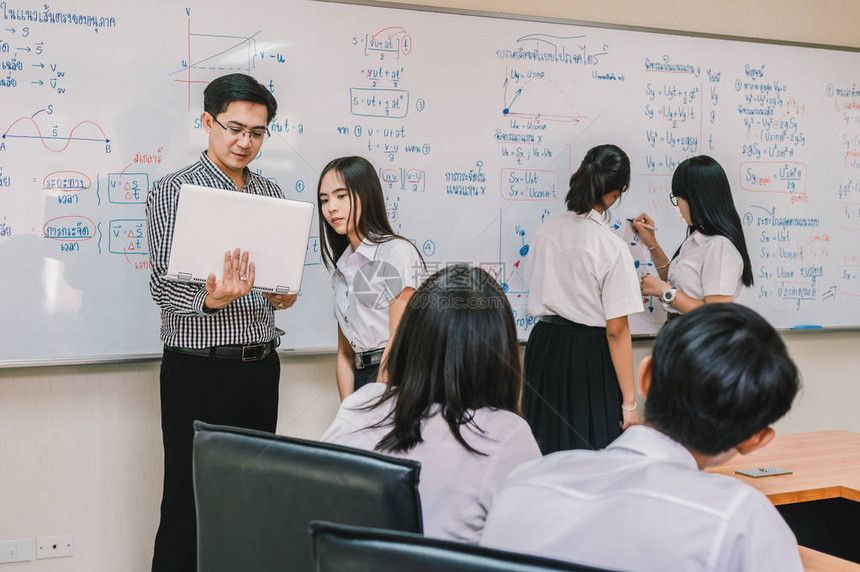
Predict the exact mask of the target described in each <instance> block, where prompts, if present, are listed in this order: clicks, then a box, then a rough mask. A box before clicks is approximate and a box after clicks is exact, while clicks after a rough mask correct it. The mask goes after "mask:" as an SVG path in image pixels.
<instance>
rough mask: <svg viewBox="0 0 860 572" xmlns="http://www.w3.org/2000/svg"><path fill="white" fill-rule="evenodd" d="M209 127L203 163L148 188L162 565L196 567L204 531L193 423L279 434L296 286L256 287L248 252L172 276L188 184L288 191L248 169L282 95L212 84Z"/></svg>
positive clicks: (249, 85)
mask: <svg viewBox="0 0 860 572" xmlns="http://www.w3.org/2000/svg"><path fill="white" fill-rule="evenodd" d="M203 109H204V111H203V115H202V117H201V120H202V124H203V129H204V130H205V131H206V133H208V134H209V145H208V148H207V150H206V151H204V152H203V153H202V154H201V155H200V158H199V159H198V160H197V162H195V163H194V164H192V165H190V166H188V167H186V168H184V169H182V170H179V171H176V172H175V173H172V174H170V175H166V176H165V177H163V178H162V179H160V180H159V181H158V182H157V183H156V184H155V185H154V187H153V189H152V191H151V192H150V193H149V196H148V197H147V201H146V221H147V232H148V240H149V252H150V260H151V262H152V276H151V278H150V291H151V293H152V297H153V299H154V300H155V302H156V304H158V306H159V307H160V308H161V339H162V340H163V341H164V354H163V357H162V362H161V429H162V436H163V442H164V492H163V496H162V501H161V522H160V524H159V527H158V533H157V534H156V538H155V550H154V556H153V562H152V569H153V570H154V571H156V570H157V571H164V570H196V568H197V566H196V558H197V550H196V546H197V538H196V518H195V508H194V491H193V485H192V480H191V479H192V473H191V448H192V440H193V430H192V423H193V421H194V420H195V419H199V420H202V421H206V422H209V423H215V424H222V425H232V426H238V427H248V428H252V429H259V430H262V431H269V432H274V431H275V427H276V425H277V419H278V381H279V379H280V361H279V359H278V356H277V354H276V352H275V347H276V346H277V344H278V340H279V338H280V336H281V335H282V334H283V333H284V332H283V331H281V330H279V329H278V328H277V327H275V311H276V310H281V309H285V308H289V307H290V306H292V305H293V304H294V303H295V301H296V296H295V295H293V294H289V295H287V294H280V295H278V294H260V293H259V292H256V291H252V290H251V288H252V287H253V285H254V275H255V267H254V263H253V262H251V263H249V261H248V260H249V254H248V252H240V250H239V249H236V250H234V251H232V252H227V253H225V255H224V267H223V269H214V268H213V270H219V271H220V272H221V277H220V278H218V277H217V276H216V274H215V273H212V274H210V275H209V277H208V279H207V281H206V284H205V285H200V284H195V283H184V282H175V281H168V280H164V278H163V275H164V274H165V272H166V270H167V265H168V261H169V259H170V244H171V241H172V239H173V225H174V222H175V220H176V205H177V202H178V199H179V188H180V186H181V185H182V184H183V183H190V184H195V185H202V186H205V187H216V188H220V189H225V190H231V191H236V192H243V193H253V194H256V195H265V196H270V197H279V198H284V196H283V193H281V190H280V188H278V186H277V185H276V184H275V183H273V182H271V181H269V180H267V179H265V178H263V177H261V176H260V175H257V174H255V173H252V172H251V171H250V170H249V169H248V164H249V163H250V162H251V161H252V160H253V159H254V157H256V156H257V154H258V153H259V151H260V147H261V145H262V144H263V142H264V141H265V139H266V138H267V137H268V134H269V132H268V128H267V126H268V124H269V122H270V121H271V120H272V118H273V117H274V116H275V113H276V111H277V102H276V101H275V98H274V96H273V95H272V94H271V93H270V92H269V91H268V90H267V89H266V88H265V87H263V86H262V85H261V84H260V83H258V82H257V81H256V80H255V79H254V78H252V77H250V76H247V75H244V74H230V75H226V76H223V77H219V78H218V79H216V80H214V81H212V82H211V83H210V84H209V85H208V86H207V87H206V89H205V90H204V92H203Z"/></svg>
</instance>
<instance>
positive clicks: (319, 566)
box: [310, 521, 606, 572]
mask: <svg viewBox="0 0 860 572" xmlns="http://www.w3.org/2000/svg"><path fill="white" fill-rule="evenodd" d="M310 533H311V536H312V537H313V547H314V564H315V565H316V567H315V568H314V570H315V571H316V572H344V571H349V572H378V571H380V570H408V571H409V572H438V571H439V570H443V571H445V572H501V571H505V572H550V571H558V572H570V571H576V572H606V571H605V570H604V569H601V568H592V567H590V566H582V565H579V564H573V563H570V562H562V561H560V560H553V559H550V558H541V557H538V556H531V555H528V554H520V553H518V552H507V551H505V550H495V549H492V548H485V547H483V546H477V545H474V544H464V543H460V542H452V541H448V540H439V539H435V538H427V537H425V536H420V535H418V534H410V533H408V532H406V533H404V532H397V531H390V530H379V529H373V528H365V527H360V526H349V525H342V524H334V523H331V522H319V521H314V522H312V523H311V525H310Z"/></svg>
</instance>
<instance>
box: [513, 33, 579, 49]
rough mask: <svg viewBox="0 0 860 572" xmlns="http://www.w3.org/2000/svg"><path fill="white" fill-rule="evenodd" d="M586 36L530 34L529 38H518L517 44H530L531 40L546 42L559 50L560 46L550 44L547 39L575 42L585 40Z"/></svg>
mask: <svg viewBox="0 0 860 572" xmlns="http://www.w3.org/2000/svg"><path fill="white" fill-rule="evenodd" d="M584 37H585V35H584V34H583V35H579V36H551V35H549V34H528V35H527V36H523V37H522V38H517V42H528V41H530V40H534V41H536V42H544V43H545V44H549V45H550V46H552V47H553V48H556V49H558V45H557V44H555V43H553V42H550V41H549V40H547V38H552V39H553V40H575V39H577V38H584Z"/></svg>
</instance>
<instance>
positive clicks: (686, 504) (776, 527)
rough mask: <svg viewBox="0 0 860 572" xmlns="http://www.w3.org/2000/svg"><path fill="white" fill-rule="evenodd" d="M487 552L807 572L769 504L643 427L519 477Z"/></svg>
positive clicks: (502, 504)
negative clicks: (704, 468)
mask: <svg viewBox="0 0 860 572" xmlns="http://www.w3.org/2000/svg"><path fill="white" fill-rule="evenodd" d="M481 544H485V545H488V546H493V547H498V548H504V549H507V550H514V551H520V552H528V553H531V554H539V555H542V556H549V557H552V558H559V559H562V560H569V561H572V562H576V563H579V564H587V565H590V566H596V567H601V568H608V569H612V570H654V571H660V572H662V571H665V570H683V571H684V572H696V571H700V570H702V571H704V570H708V571H723V570H725V571H730V570H731V571H734V570H779V571H780V572H791V571H793V570H797V571H800V570H803V566H802V564H801V562H800V555H799V553H798V550H797V541H796V540H795V538H794V535H793V534H792V532H791V529H789V528H788V525H787V524H786V523H785V521H784V520H783V519H782V517H781V516H780V515H779V513H778V512H777V511H776V509H775V508H774V506H773V505H772V504H771V502H770V501H769V500H768V499H767V497H765V496H764V495H763V494H761V493H760V492H758V491H757V490H755V489H753V488H752V487H750V486H748V485H746V484H744V483H742V482H740V481H739V480H737V479H734V478H732V477H728V476H725V475H715V474H710V473H706V472H704V471H701V470H699V468H698V467H697V465H696V461H695V460H694V458H693V456H692V454H690V452H689V451H688V450H687V449H686V448H684V447H683V446H681V445H680V444H679V443H677V442H675V441H673V440H672V439H670V438H669V437H667V436H666V435H664V434H662V433H660V432H659V431H656V430H654V429H651V428H649V427H645V426H643V425H636V426H633V427H631V428H629V429H627V431H625V432H624V433H623V434H622V435H621V437H619V438H618V439H616V440H615V441H614V442H613V443H612V444H610V445H609V446H608V447H607V448H606V449H603V450H602V451H585V450H581V451H564V452H560V453H555V454H553V455H549V456H547V457H544V459H542V460H540V461H536V462H534V463H528V464H527V465H524V466H522V467H520V468H518V469H517V470H515V471H513V472H512V473H511V475H510V477H508V479H506V481H505V482H504V483H503V484H502V487H501V490H500V491H499V493H498V494H497V495H496V498H495V499H494V500H493V509H492V510H491V511H490V514H489V516H488V518H487V524H486V527H485V528H484V536H483V539H482V540H481Z"/></svg>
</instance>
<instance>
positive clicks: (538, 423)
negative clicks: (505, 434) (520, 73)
mask: <svg viewBox="0 0 860 572" xmlns="http://www.w3.org/2000/svg"><path fill="white" fill-rule="evenodd" d="M629 182H630V160H629V159H628V158H627V155H626V154H625V153H624V151H622V150H621V149H619V148H618V147H616V146H615V145H599V146H597V147H594V148H593V149H590V150H589V151H588V153H586V155H585V158H584V159H583V160H582V164H581V165H580V166H579V169H577V171H576V172H575V173H574V174H573V176H571V178H570V190H569V192H568V193H567V198H566V202H567V209H568V211H567V212H566V213H564V214H561V215H558V216H555V217H553V218H551V219H549V220H548V221H546V222H545V223H544V224H543V225H542V226H541V227H540V229H538V232H537V234H535V237H534V239H533V240H532V243H531V248H530V250H529V254H528V257H527V258H526V263H525V266H526V269H525V276H526V280H528V282H529V301H528V310H529V313H530V314H532V315H533V316H539V321H538V323H537V324H535V327H534V328H533V329H532V332H531V334H530V335H529V340H528V345H527V346H526V356H525V381H526V389H525V391H524V393H523V411H524V413H525V417H526V419H528V421H529V423H530V424H531V426H532V430H533V431H534V434H535V437H537V440H538V443H539V444H540V447H541V451H543V453H544V454H548V453H552V452H554V451H559V450H563V449H583V448H589V449H599V448H603V447H605V446H606V445H608V444H609V443H610V442H611V441H612V440H613V439H615V438H616V437H617V436H618V435H620V434H621V431H622V430H623V429H626V428H627V427H628V426H630V425H632V424H635V423H636V422H638V419H639V418H638V414H637V412H636V393H635V389H634V380H633V348H632V341H631V337H630V328H629V326H628V324H627V316H628V315H629V314H634V313H637V312H641V311H642V310H643V307H642V295H641V294H640V292H639V281H638V279H637V277H636V270H635V267H634V264H633V257H632V255H631V254H630V249H629V248H628V247H627V245H626V244H625V243H624V241H623V240H621V238H620V237H618V236H617V235H615V234H614V233H613V232H612V231H611V230H610V228H609V226H608V224H607V223H608V220H609V214H608V213H607V210H608V209H609V207H610V206H612V205H613V204H614V203H615V202H616V201H617V200H618V199H619V198H620V197H621V195H622V193H624V192H625V191H626V190H627V185H628V184H629Z"/></svg>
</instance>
